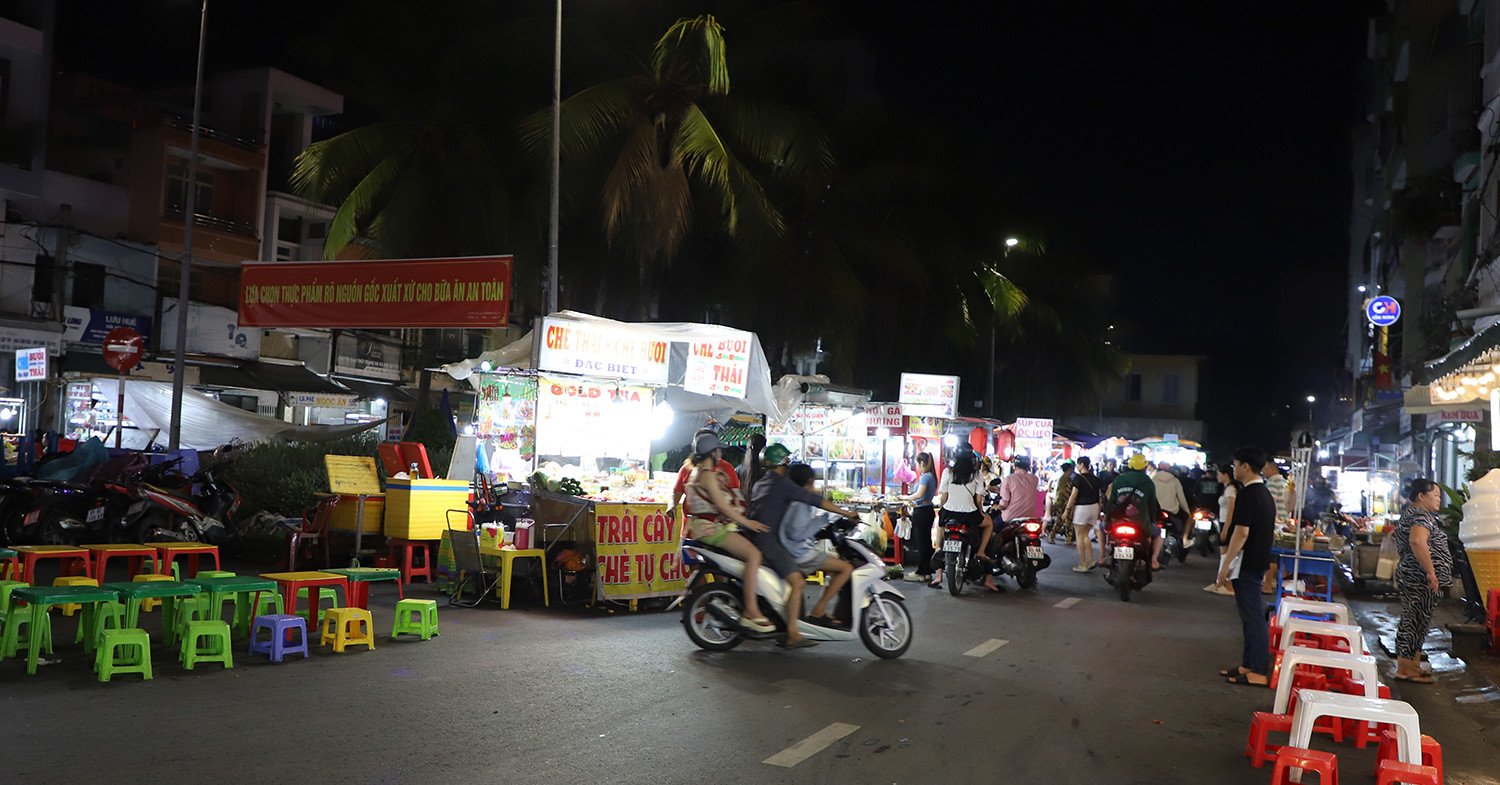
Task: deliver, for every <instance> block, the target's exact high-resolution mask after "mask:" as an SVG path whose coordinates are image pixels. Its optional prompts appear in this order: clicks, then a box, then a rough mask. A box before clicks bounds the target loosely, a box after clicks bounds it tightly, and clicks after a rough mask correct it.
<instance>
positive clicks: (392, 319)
mask: <svg viewBox="0 0 1500 785" xmlns="http://www.w3.org/2000/svg"><path fill="white" fill-rule="evenodd" d="M511 262H512V260H511V257H509V256H476V257H469V258H462V259H382V260H375V261H344V262H251V263H249V264H245V265H242V266H241V267H240V319H241V321H242V322H243V323H244V324H245V325H246V326H251V327H337V328H389V327H475V328H480V327H504V326H506V324H507V323H508V322H509V321H510V297H511V287H510V278H511Z"/></svg>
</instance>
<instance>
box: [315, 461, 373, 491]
mask: <svg viewBox="0 0 1500 785" xmlns="http://www.w3.org/2000/svg"><path fill="white" fill-rule="evenodd" d="M323 465H324V466H326V467H328V490H329V491H330V492H331V493H338V494H343V495H347V496H358V495H360V494H365V495H369V496H373V495H377V494H379V493H380V475H379V474H378V473H376V471H375V459H374V458H370V457H365V456H359V455H325V456H323Z"/></svg>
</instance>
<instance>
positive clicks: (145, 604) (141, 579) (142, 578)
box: [130, 572, 176, 613]
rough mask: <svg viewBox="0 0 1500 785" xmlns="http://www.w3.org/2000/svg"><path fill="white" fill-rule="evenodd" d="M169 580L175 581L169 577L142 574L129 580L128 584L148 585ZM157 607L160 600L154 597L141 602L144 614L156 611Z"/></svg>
mask: <svg viewBox="0 0 1500 785" xmlns="http://www.w3.org/2000/svg"><path fill="white" fill-rule="evenodd" d="M170 580H176V579H175V578H173V577H172V576H170V575H156V574H154V573H144V572H143V573H141V574H140V575H137V576H135V577H134V578H131V579H130V582H131V583H150V582H151V581H170ZM158 605H161V600H160V599H158V598H156V597H147V598H145V599H143V600H141V611H142V612H144V613H149V612H151V611H153V610H156V607H157V606H158Z"/></svg>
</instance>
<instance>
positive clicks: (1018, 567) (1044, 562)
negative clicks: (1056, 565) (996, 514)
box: [990, 518, 1052, 589]
mask: <svg viewBox="0 0 1500 785" xmlns="http://www.w3.org/2000/svg"><path fill="white" fill-rule="evenodd" d="M990 548H991V551H992V552H993V553H994V555H995V568H994V574H995V575H996V576H1000V575H1009V576H1010V577H1012V578H1015V579H1016V585H1017V586H1020V587H1021V588H1023V589H1030V588H1033V587H1035V586H1036V574H1037V573H1038V572H1040V571H1042V570H1045V569H1047V568H1048V567H1050V566H1051V565H1052V557H1051V556H1048V555H1047V554H1046V553H1044V552H1042V522H1041V520H1039V519H1037V518H1018V519H1016V520H1013V521H1006V522H1005V523H1004V524H1003V525H999V526H996V527H995V535H994V537H992V538H991V542H990Z"/></svg>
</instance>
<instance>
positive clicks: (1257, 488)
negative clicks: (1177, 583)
mask: <svg viewBox="0 0 1500 785" xmlns="http://www.w3.org/2000/svg"><path fill="white" fill-rule="evenodd" d="M1266 463H1267V458H1266V451H1265V450H1262V449H1260V448H1259V447H1241V448H1240V449H1239V450H1238V451H1237V452H1235V454H1234V461H1233V466H1234V478H1235V479H1236V480H1239V481H1240V484H1241V488H1240V492H1239V496H1238V497H1237V498H1236V500H1235V504H1234V518H1233V519H1232V520H1231V521H1230V526H1229V547H1228V548H1226V549H1225V551H1224V563H1223V564H1221V565H1220V566H1219V577H1218V580H1217V581H1215V582H1216V583H1217V584H1218V585H1220V586H1225V585H1233V587H1234V599H1235V606H1236V607H1237V608H1238V609H1239V613H1240V627H1241V630H1242V633H1243V635H1244V639H1245V646H1244V649H1243V651H1241V653H1240V664H1239V665H1238V666H1237V667H1233V668H1225V669H1224V670H1222V671H1219V675H1221V676H1224V677H1225V678H1226V679H1228V680H1229V683H1230V684H1239V685H1249V686H1252V687H1267V686H1270V684H1271V653H1270V647H1271V633H1270V630H1269V629H1268V628H1267V625H1266V599H1265V597H1264V596H1263V595H1262V594H1261V593H1260V586H1261V582H1262V581H1263V580H1264V578H1265V575H1266V570H1267V569H1269V568H1270V566H1271V542H1272V540H1273V539H1274V534H1275V527H1276V503H1275V502H1274V501H1273V500H1272V499H1271V493H1270V491H1269V490H1267V488H1266V484H1265V481H1264V480H1263V479H1261V470H1262V469H1263V468H1264V467H1265V465H1266Z"/></svg>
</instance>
